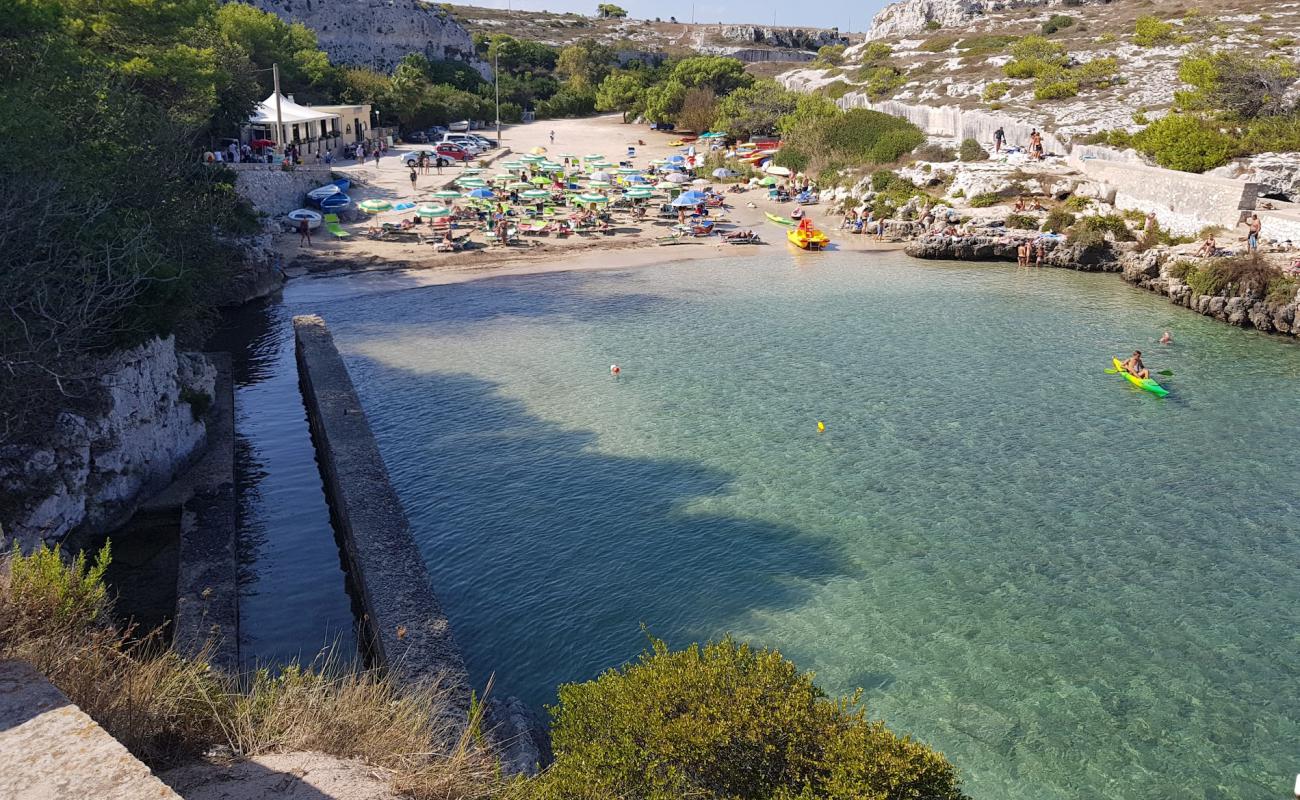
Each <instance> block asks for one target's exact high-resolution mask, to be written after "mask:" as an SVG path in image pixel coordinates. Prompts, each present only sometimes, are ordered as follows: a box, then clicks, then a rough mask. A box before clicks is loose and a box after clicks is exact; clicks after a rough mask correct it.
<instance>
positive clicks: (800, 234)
mask: <svg viewBox="0 0 1300 800" xmlns="http://www.w3.org/2000/svg"><path fill="white" fill-rule="evenodd" d="M785 238H787V239H789V240H790V244H792V245H794V246H795V247H798V248H800V249H801V250H821V249H822V248H824V247H826V245H828V244H830V242H831V240H830V239H828V238H826V234H824V233H822V232H821V231H819V230H817V229H816V228H813V229H812V230H806V231H805V230H800V229H798V228H795V229H794V230H792V231H790V232H789V233H787V234H786V235H785Z"/></svg>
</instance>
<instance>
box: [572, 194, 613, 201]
mask: <svg viewBox="0 0 1300 800" xmlns="http://www.w3.org/2000/svg"><path fill="white" fill-rule="evenodd" d="M578 202H580V203H608V202H609V198H608V197H606V196H605V195H603V194H593V193H591V192H583V193H582V194H580V195H578Z"/></svg>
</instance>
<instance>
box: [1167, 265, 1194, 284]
mask: <svg viewBox="0 0 1300 800" xmlns="http://www.w3.org/2000/svg"><path fill="white" fill-rule="evenodd" d="M1165 271H1166V272H1167V273H1168V274H1169V277H1171V278H1174V279H1176V280H1180V281H1186V280H1187V276H1188V275H1191V274H1192V273H1193V272H1195V271H1196V264H1194V263H1192V262H1191V261H1175V262H1174V263H1172V264H1170V265H1169V266H1168V267H1166V269H1165Z"/></svg>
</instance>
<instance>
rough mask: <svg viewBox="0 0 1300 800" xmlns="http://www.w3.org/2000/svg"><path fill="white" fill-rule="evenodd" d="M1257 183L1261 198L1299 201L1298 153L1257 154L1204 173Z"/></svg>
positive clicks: (1299, 158)
mask: <svg viewBox="0 0 1300 800" xmlns="http://www.w3.org/2000/svg"><path fill="white" fill-rule="evenodd" d="M1206 174H1207V175H1215V176H1217V177H1221V178H1241V179H1245V180H1246V181H1247V182H1249V183H1257V184H1259V194H1260V196H1261V197H1273V198H1278V199H1281V200H1287V201H1290V202H1292V203H1297V202H1300V153H1260V154H1259V155H1256V156H1250V157H1249V158H1239V159H1236V160H1235V161H1233V162H1232V163H1230V164H1225V165H1223V166H1222V167H1219V168H1217V169H1212V170H1210V171H1209V172H1207V173H1206Z"/></svg>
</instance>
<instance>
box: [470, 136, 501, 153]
mask: <svg viewBox="0 0 1300 800" xmlns="http://www.w3.org/2000/svg"><path fill="white" fill-rule="evenodd" d="M469 138H470V139H471V140H472V141H475V142H477V143H479V144H481V145H483V147H484V148H485V149H487V150H491V149H492V148H494V147H496V146H497V140H496V139H489V138H488V137H486V136H479V135H478V134H477V133H471V134H470V135H469Z"/></svg>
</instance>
